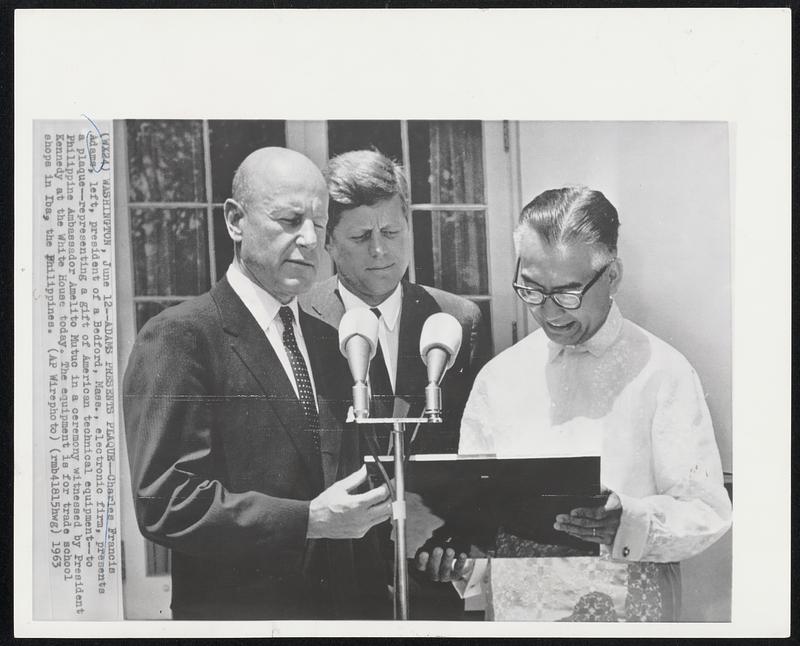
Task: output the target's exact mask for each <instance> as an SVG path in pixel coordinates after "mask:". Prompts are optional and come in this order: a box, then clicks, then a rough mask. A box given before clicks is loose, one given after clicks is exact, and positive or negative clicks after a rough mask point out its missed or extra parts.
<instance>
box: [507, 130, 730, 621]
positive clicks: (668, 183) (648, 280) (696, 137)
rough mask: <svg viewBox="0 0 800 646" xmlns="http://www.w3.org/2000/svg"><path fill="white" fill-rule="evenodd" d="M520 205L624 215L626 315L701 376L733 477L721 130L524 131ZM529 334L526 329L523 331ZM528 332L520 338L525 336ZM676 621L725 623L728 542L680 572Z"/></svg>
mask: <svg viewBox="0 0 800 646" xmlns="http://www.w3.org/2000/svg"><path fill="white" fill-rule="evenodd" d="M519 149H520V177H521V182H520V183H521V199H522V204H523V205H524V204H527V203H528V202H529V201H530V200H531V199H533V198H534V197H535V196H536V195H538V194H539V193H541V192H542V191H543V190H546V189H548V188H556V187H560V186H564V185H566V184H585V185H587V186H589V187H590V188H594V189H598V190H600V191H602V192H603V193H604V194H605V196H606V197H607V198H608V199H609V200H610V201H611V203H612V204H614V206H616V207H617V210H618V212H619V217H620V223H621V228H620V242H619V256H620V258H621V259H622V261H623V266H624V274H623V281H622V285H621V287H620V292H619V294H618V296H617V302H618V303H619V305H620V308H621V309H622V311H623V313H624V314H625V316H626V317H628V318H630V319H631V320H633V321H635V322H636V323H638V324H639V325H641V326H642V327H644V328H646V329H647V330H649V331H651V332H653V333H654V334H656V335H657V336H659V337H660V338H662V339H664V340H665V341H667V342H668V343H670V344H671V345H673V346H674V347H675V348H677V349H678V350H679V351H680V352H681V353H683V354H684V356H686V358H687V359H688V360H689V361H690V363H691V364H692V365H693V366H694V368H695V370H697V373H698V375H699V376H700V380H701V382H702V384H703V387H704V389H705V392H706V395H707V401H708V406H709V409H710V411H711V416H712V418H713V421H714V429H715V432H716V437H717V444H718V446H719V449H720V455H721V459H722V467H723V470H724V471H731V464H732V460H731V451H732V440H731V203H730V194H731V191H730V180H729V174H730V173H729V171H730V160H729V136H728V126H727V124H725V123H710V122H703V123H700V122H696V123H692V122H682V123H676V122H626V123H621V122H552V121H551V122H521V123H520V124H519ZM525 322H526V323H527V325H528V331H531V330H533V329H534V326H535V323H534V322H533V319H530V318H528V320H527V321H525ZM523 332H524V330H523ZM682 579H683V617H682V618H683V620H684V621H729V620H730V609H731V535H730V533H728V534H727V535H726V536H725V537H723V538H722V539H721V540H720V541H719V542H718V543H717V544H715V545H714V546H712V547H711V548H710V549H709V550H707V551H706V552H703V553H702V554H700V555H698V556H696V557H694V558H693V559H690V560H688V561H686V562H685V563H684V564H683V567H682Z"/></svg>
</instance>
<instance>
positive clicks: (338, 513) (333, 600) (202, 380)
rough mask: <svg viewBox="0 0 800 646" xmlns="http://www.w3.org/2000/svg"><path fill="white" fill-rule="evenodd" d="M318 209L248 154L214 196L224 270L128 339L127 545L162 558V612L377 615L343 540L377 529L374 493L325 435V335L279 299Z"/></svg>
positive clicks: (348, 444) (295, 163) (369, 560)
mask: <svg viewBox="0 0 800 646" xmlns="http://www.w3.org/2000/svg"><path fill="white" fill-rule="evenodd" d="M327 201H328V197H327V191H326V187H325V183H324V181H323V178H322V175H321V174H320V172H319V170H318V169H317V168H316V166H314V164H313V163H312V162H311V161H310V160H308V159H307V158H305V157H304V156H302V155H300V154H299V153H296V152H293V151H290V150H286V149H283V148H264V149H260V150H257V151H255V152H254V153H252V154H251V155H250V156H248V157H247V158H246V159H245V160H244V162H243V163H242V165H241V166H240V168H239V169H238V171H237V173H236V176H235V177H234V183H233V197H232V198H231V199H229V200H227V201H226V202H225V219H226V223H227V227H228V232H229V234H230V236H231V238H232V239H233V241H234V248H235V258H234V262H233V263H232V265H231V267H230V268H229V270H228V272H227V274H226V276H225V277H224V278H223V279H222V280H220V281H219V282H218V283H217V284H216V285H214V286H213V287H212V289H211V291H210V292H208V293H207V294H204V295H202V296H199V297H196V298H194V299H191V300H189V301H186V302H184V303H182V304H180V305H178V306H175V307H172V308H169V309H167V310H165V311H164V312H163V313H161V314H159V315H158V316H156V317H154V318H153V319H151V320H150V321H148V323H147V324H146V325H145V326H144V327H143V328H142V330H141V332H140V334H139V336H138V338H137V341H136V343H135V345H134V348H133V351H132V354H131V357H130V360H129V363H128V368H127V370H126V374H125V379H124V401H123V403H124V414H125V427H126V434H127V441H128V448H129V456H130V462H131V472H132V488H133V495H134V499H135V505H136V514H137V519H138V522H139V526H140V528H141V531H142V533H143V534H144V535H145V536H146V537H147V538H149V539H151V540H153V541H155V542H157V543H160V544H162V545H165V546H167V547H169V548H171V549H172V580H173V597H172V610H173V618H176V619H323V618H341V619H356V618H373V617H376V616H380V613H381V612H384V611H385V608H386V606H387V605H388V600H387V587H386V581H385V579H384V578H383V576H384V574H383V572H382V570H381V568H380V567H379V565H378V557H377V551H376V550H377V548H376V547H375V545H371V544H370V542H369V540H368V539H367V540H359V539H361V537H362V536H364V535H365V533H367V531H368V530H369V528H370V527H372V526H374V525H376V524H378V523H381V522H383V521H385V520H386V519H388V518H389V516H390V514H391V502H390V500H389V499H388V492H387V490H386V488H385V487H383V486H382V487H378V488H376V489H373V490H369V491H366V492H363V493H355V490H356V489H357V488H358V487H359V486H361V485H363V483H364V482H365V479H366V471H365V470H363V468H362V469H359V457H360V456H359V449H358V445H357V435H356V434H355V433H345V432H343V430H342V428H343V427H342V420H343V418H344V413H345V411H344V407H345V406H346V403H347V398H348V396H349V385H348V384H347V383H346V381H344V380H342V379H341V375H342V374H345V373H346V372H347V366H346V363H345V361H344V359H343V358H342V357H341V355H340V353H339V352H338V347H337V333H336V329H335V328H332V327H330V326H328V325H326V324H325V323H323V322H322V321H320V320H318V319H317V318H315V317H312V316H308V315H307V314H306V313H305V312H304V311H303V310H302V309H301V308H300V307H299V306H298V303H297V296H298V295H299V294H301V293H303V292H304V291H306V290H307V289H308V288H309V287H310V286H311V284H312V282H313V280H314V277H315V275H316V270H317V265H318V258H319V246H320V245H321V243H322V236H323V235H324V232H325V227H326V222H327ZM373 566H374V567H373ZM371 568H372V569H371ZM382 604H383V605H382Z"/></svg>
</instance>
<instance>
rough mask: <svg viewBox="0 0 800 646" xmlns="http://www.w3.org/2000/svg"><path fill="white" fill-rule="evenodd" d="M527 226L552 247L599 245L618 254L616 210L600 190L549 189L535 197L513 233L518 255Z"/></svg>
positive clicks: (522, 214)
mask: <svg viewBox="0 0 800 646" xmlns="http://www.w3.org/2000/svg"><path fill="white" fill-rule="evenodd" d="M526 227H528V228H530V229H532V230H533V231H535V232H536V233H538V234H539V236H541V238H542V240H543V241H544V242H545V243H547V244H548V245H550V246H558V245H568V244H574V243H583V244H587V245H596V244H600V245H603V246H604V247H605V248H606V249H607V250H608V254H609V255H610V256H612V257H613V256H616V254H617V236H618V232H619V216H618V215H617V209H616V208H614V205H613V204H611V202H609V201H608V199H606V196H605V195H603V194H602V193H601V192H600V191H595V190H592V189H589V188H586V187H585V186H567V187H564V188H555V189H550V190H548V191H545V192H544V193H540V194H539V195H537V196H536V197H535V198H533V200H531V201H530V202H529V203H528V204H527V205H526V206H525V208H523V209H522V213H520V216H519V224H518V225H517V228H516V230H515V231H514V242H515V243H516V245H517V251H518V252H519V241H520V236H521V235H522V231H523V230H524V229H525V228H526Z"/></svg>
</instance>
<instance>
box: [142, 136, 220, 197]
mask: <svg viewBox="0 0 800 646" xmlns="http://www.w3.org/2000/svg"><path fill="white" fill-rule="evenodd" d="M126 125H127V128H128V176H129V179H130V182H129V189H128V199H129V200H130V201H131V202H203V201H205V199H206V190H205V167H204V164H203V127H202V122H200V121H188V120H187V121H178V120H174V121H126Z"/></svg>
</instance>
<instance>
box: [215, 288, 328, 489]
mask: <svg viewBox="0 0 800 646" xmlns="http://www.w3.org/2000/svg"><path fill="white" fill-rule="evenodd" d="M212 297H213V298H214V300H215V301H216V303H217V306H218V308H219V312H220V316H221V318H222V323H223V329H224V330H225V332H226V333H227V334H228V338H229V341H230V346H231V349H232V350H233V352H234V353H235V354H236V356H237V357H238V358H239V360H240V361H241V362H242V363H243V364H244V366H245V367H246V368H247V370H248V371H249V372H250V374H251V375H252V376H253V378H254V379H255V380H256V381H257V382H258V384H259V385H260V386H261V389H262V390H263V391H264V394H265V395H266V401H267V403H268V404H269V405H270V406H271V407H272V409H273V411H274V412H275V415H276V416H277V417H278V419H279V420H280V422H281V425H282V427H283V431H284V432H285V433H286V434H287V435H288V437H289V440H290V441H291V442H292V444H293V445H294V447H295V449H296V450H297V452H298V453H299V455H300V457H301V459H302V462H303V465H304V466H305V471H306V473H307V476H308V478H309V481H310V482H311V483H312V485H313V486H314V487H315V488H319V485H320V484H321V482H320V474H319V468H318V466H317V464H318V462H317V459H316V447H315V446H314V439H313V436H312V434H311V433H310V432H308V431H307V430H305V427H306V422H305V414H304V413H303V407H302V406H301V405H300V400H299V399H298V398H297V395H296V394H295V392H294V388H293V387H292V383H291V381H290V380H289V377H288V376H287V375H286V373H285V372H284V370H283V366H282V365H281V362H280V360H279V359H278V355H277V354H275V350H274V349H273V348H272V345H271V344H270V342H269V341H268V340H267V338H266V336H265V334H264V331H263V330H262V329H261V328H260V327H259V326H258V323H256V320H255V318H254V317H253V315H252V314H251V313H250V311H249V310H248V309H247V307H246V306H245V305H244V303H243V302H242V301H241V299H240V298H239V297H238V296H237V295H236V293H235V292H234V291H233V288H231V286H230V284H229V283H228V281H227V279H223V280H221V281H220V282H219V283H217V285H215V286H214V288H213V289H212Z"/></svg>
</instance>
